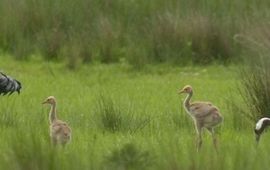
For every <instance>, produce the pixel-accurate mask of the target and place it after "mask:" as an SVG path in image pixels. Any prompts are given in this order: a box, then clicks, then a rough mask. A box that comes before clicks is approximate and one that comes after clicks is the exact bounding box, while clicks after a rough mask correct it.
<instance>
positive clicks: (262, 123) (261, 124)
mask: <svg viewBox="0 0 270 170" xmlns="http://www.w3.org/2000/svg"><path fill="white" fill-rule="evenodd" d="M269 125H270V118H268V117H263V118H261V119H260V120H259V121H258V122H257V123H256V126H255V129H254V132H255V137H256V142H257V143H259V141H260V137H261V134H262V133H263V132H264V130H265V128H266V127H267V126H269Z"/></svg>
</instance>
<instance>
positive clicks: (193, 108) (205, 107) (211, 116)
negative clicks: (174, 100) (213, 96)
mask: <svg viewBox="0 0 270 170" xmlns="http://www.w3.org/2000/svg"><path fill="white" fill-rule="evenodd" d="M182 93H187V94H188V95H187V97H186V99H185V100H184V108H185V110H186V112H187V113H188V114H189V115H190V116H191V117H192V119H193V120H194V124H195V128H196V131H197V149H198V150H199V149H200V148H201V145H202V136H201V134H202V129H203V128H206V129H207V130H208V131H209V132H210V133H211V135H212V138H213V143H214V147H215V149H217V142H216V137H215V133H214V127H215V126H216V125H218V124H220V123H221V122H222V120H223V118H222V116H221V114H220V112H219V110H218V108H217V107H216V106H214V105H213V104H212V103H210V102H193V103H191V102H190V99H191V97H192V95H193V90H192V87H191V86H190V85H186V86H185V87H183V89H181V90H180V91H179V94H182Z"/></svg>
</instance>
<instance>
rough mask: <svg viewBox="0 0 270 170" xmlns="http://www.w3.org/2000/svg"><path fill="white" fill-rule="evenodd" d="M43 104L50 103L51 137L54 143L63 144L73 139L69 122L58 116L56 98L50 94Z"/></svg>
mask: <svg viewBox="0 0 270 170" xmlns="http://www.w3.org/2000/svg"><path fill="white" fill-rule="evenodd" d="M42 104H50V105H51V110H50V113H49V121H50V137H51V141H52V143H53V144H54V145H56V144H62V145H63V146H64V145H65V144H66V143H68V142H69V141H70V140H71V129H70V127H69V126H68V124H67V123H66V122H64V121H62V120H59V119H57V117H56V99H55V97H54V96H49V97H48V98H47V99H46V100H45V101H44V102H43V103H42Z"/></svg>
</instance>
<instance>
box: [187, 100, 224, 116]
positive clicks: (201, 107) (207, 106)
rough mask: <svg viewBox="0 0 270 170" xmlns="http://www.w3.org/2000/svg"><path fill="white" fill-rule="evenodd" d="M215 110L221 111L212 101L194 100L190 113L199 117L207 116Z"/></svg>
mask: <svg viewBox="0 0 270 170" xmlns="http://www.w3.org/2000/svg"><path fill="white" fill-rule="evenodd" d="M213 112H219V110H218V108H217V107H216V106H214V105H213V104H212V103H210V102H194V103H191V105H190V113H192V115H193V116H195V117H197V118H202V117H206V116H208V115H210V114H212V113H213Z"/></svg>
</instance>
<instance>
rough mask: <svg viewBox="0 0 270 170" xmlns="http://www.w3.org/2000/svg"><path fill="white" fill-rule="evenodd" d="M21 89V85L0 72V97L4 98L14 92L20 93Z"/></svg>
mask: <svg viewBox="0 0 270 170" xmlns="http://www.w3.org/2000/svg"><path fill="white" fill-rule="evenodd" d="M21 88H22V86H21V83H20V82H19V81H18V80H16V79H14V78H12V77H10V76H8V75H5V74H4V73H2V72H0V95H3V96H4V95H6V94H8V93H9V95H11V94H12V93H14V92H15V91H17V92H18V93H20V90H21Z"/></svg>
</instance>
